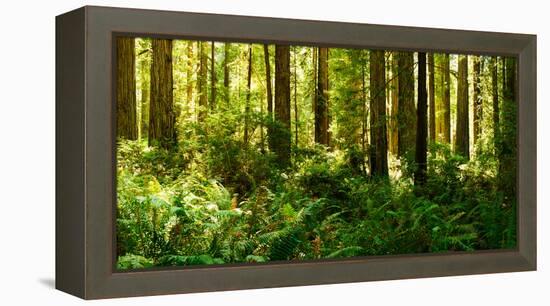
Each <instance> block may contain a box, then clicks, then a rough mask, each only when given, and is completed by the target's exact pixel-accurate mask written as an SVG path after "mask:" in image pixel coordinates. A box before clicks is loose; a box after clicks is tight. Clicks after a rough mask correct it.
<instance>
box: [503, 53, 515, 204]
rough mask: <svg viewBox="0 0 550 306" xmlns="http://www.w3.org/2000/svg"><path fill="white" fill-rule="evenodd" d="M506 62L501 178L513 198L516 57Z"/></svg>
mask: <svg viewBox="0 0 550 306" xmlns="http://www.w3.org/2000/svg"><path fill="white" fill-rule="evenodd" d="M504 63H505V68H504V71H505V74H504V86H503V88H504V89H503V97H502V98H503V99H502V109H501V114H502V122H501V124H500V126H501V137H500V138H501V146H500V156H499V179H500V182H501V183H500V185H501V188H502V190H504V191H505V194H506V196H507V197H508V198H513V197H514V196H515V195H516V167H517V136H516V135H517V118H516V111H517V101H516V99H517V94H516V82H517V80H516V77H517V72H516V59H515V58H513V57H507V58H505V60H504Z"/></svg>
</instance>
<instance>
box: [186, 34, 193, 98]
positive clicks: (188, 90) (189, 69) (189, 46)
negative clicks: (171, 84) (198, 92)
mask: <svg viewBox="0 0 550 306" xmlns="http://www.w3.org/2000/svg"><path fill="white" fill-rule="evenodd" d="M185 78H186V79H187V87H186V94H187V104H188V105H191V104H192V103H193V42H192V41H189V42H187V70H186V71H185Z"/></svg>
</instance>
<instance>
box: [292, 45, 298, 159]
mask: <svg viewBox="0 0 550 306" xmlns="http://www.w3.org/2000/svg"><path fill="white" fill-rule="evenodd" d="M296 48H297V47H296V46H294V49H293V51H294V52H293V66H294V145H295V146H296V148H297V147H298V73H297V70H296V69H297V67H298V62H297V60H296Z"/></svg>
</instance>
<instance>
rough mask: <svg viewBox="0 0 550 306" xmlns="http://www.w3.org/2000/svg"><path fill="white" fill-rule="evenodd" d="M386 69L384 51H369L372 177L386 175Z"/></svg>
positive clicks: (370, 158)
mask: <svg viewBox="0 0 550 306" xmlns="http://www.w3.org/2000/svg"><path fill="white" fill-rule="evenodd" d="M385 87H386V68H385V59H384V51H379V50H373V51H370V138H371V150H370V156H369V161H370V171H371V175H372V176H387V175H388V156H387V149H388V148H387V137H386V97H385V95H386V90H385Z"/></svg>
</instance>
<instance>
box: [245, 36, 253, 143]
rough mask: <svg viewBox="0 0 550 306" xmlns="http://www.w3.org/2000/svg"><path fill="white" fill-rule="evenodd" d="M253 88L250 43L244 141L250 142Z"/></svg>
mask: <svg viewBox="0 0 550 306" xmlns="http://www.w3.org/2000/svg"><path fill="white" fill-rule="evenodd" d="M251 90H252V45H248V75H247V78H246V104H245V109H244V143H245V144H248V141H249V139H248V121H249V118H248V117H249V116H250V94H251Z"/></svg>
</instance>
